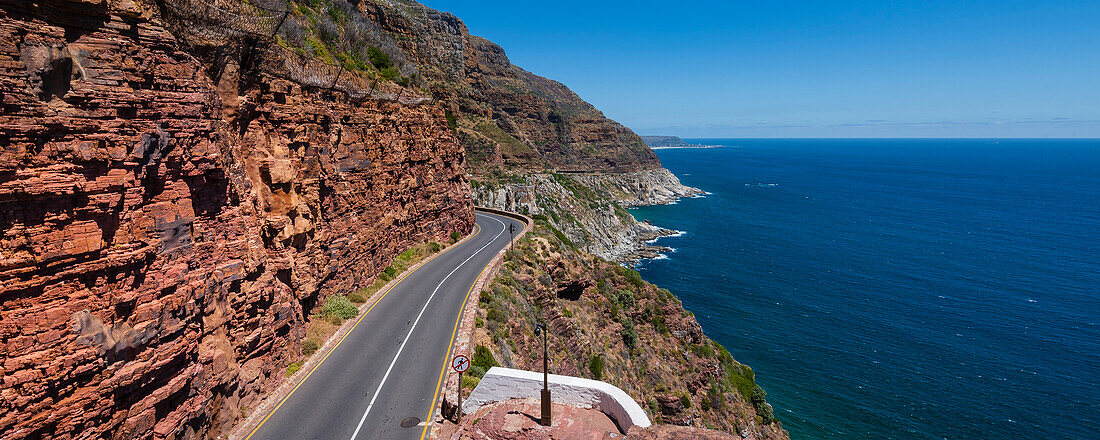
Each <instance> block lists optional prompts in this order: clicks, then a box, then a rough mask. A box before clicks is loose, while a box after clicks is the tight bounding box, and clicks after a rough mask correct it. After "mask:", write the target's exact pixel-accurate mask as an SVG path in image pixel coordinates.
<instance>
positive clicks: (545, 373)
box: [535, 324, 550, 426]
mask: <svg viewBox="0 0 1100 440" xmlns="http://www.w3.org/2000/svg"><path fill="white" fill-rule="evenodd" d="M540 335H541V336H542V420H540V421H539V423H540V424H542V426H550V373H549V369H550V363H549V361H548V360H547V357H546V351H547V350H546V325H545V324H536V325H535V336H540Z"/></svg>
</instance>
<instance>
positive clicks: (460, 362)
mask: <svg viewBox="0 0 1100 440" xmlns="http://www.w3.org/2000/svg"><path fill="white" fill-rule="evenodd" d="M451 368H454V369H455V371H457V372H459V373H463V372H465V371H466V370H467V369H469V368H470V358H468V357H466V355H464V354H460V355H458V356H455V358H454V359H452V360H451Z"/></svg>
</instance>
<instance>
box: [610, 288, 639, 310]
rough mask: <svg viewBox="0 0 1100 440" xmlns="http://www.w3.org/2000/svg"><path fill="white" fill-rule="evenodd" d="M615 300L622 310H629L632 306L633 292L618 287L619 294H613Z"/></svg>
mask: <svg viewBox="0 0 1100 440" xmlns="http://www.w3.org/2000/svg"><path fill="white" fill-rule="evenodd" d="M615 301H616V302H618V303H619V307H620V308H622V309H623V310H631V309H633V308H634V292H631V291H629V290H626V289H619V294H618V295H616V296H615Z"/></svg>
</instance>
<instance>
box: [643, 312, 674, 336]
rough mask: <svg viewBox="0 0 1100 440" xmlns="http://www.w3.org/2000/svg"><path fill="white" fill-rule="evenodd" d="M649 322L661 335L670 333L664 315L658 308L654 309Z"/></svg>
mask: <svg viewBox="0 0 1100 440" xmlns="http://www.w3.org/2000/svg"><path fill="white" fill-rule="evenodd" d="M649 323H650V324H651V325H652V326H653V329H654V330H657V332H658V333H660V334H662V335H667V334H669V333H672V330H669V328H668V325H665V317H664V316H662V315H661V314H660V309H655V313H654V314H653V317H652V318H650V321H649Z"/></svg>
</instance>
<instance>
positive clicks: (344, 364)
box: [245, 212, 523, 440]
mask: <svg viewBox="0 0 1100 440" xmlns="http://www.w3.org/2000/svg"><path fill="white" fill-rule="evenodd" d="M509 224H514V225H515V226H516V231H520V230H522V229H523V224H522V223H521V222H520V221H518V220H515V219H512V218H508V217H503V216H499V215H495V214H488V213H483V212H478V213H477V227H475V228H474V235H473V237H471V238H470V239H469V240H467V241H466V242H463V243H462V244H459V245H458V246H455V247H453V248H451V249H449V250H447V251H446V252H444V253H443V254H442V255H439V256H437V257H436V258H435V259H433V260H431V261H429V262H427V263H426V264H424V265H423V266H421V267H420V268H419V269H417V270H416V271H414V272H412V273H411V274H409V275H408V276H406V277H405V278H404V279H403V280H401V281H400V282H399V283H398V284H397V285H396V286H395V287H394V288H393V289H392V290H391V291H389V292H388V293H386V294H385V296H384V297H382V299H381V300H379V301H378V303H377V304H376V305H375V306H373V307H372V308H371V309H370V310H368V311H367V313H366V314H364V315H361V316H360V320H359V322H358V323H356V324H355V327H353V328H352V330H351V331H350V332H349V333H348V334H347V336H346V337H345V338H344V339H343V340H342V341H341V342H340V343H339V344H338V345H337V346H336V348H335V349H334V350H332V352H331V354H329V355H328V356H326V357H325V358H324V359H323V360H322V361H321V363H320V364H318V365H317V367H316V368H315V369H313V370H312V371H308V372H307V371H302V372H299V373H298V374H308V376H306V378H305V379H304V380H303V381H302V383H301V384H299V385H298V386H297V388H295V389H294V391H292V392H291V393H290V395H288V396H287V397H286V398H285V399H284V400H283V401H282V402H281V403H280V404H279V405H278V406H276V407H275V410H274V411H272V412H271V414H269V415H268V416H267V418H265V419H264V420H263V421H262V422H261V423H260V425H259V426H258V427H257V428H256V429H254V430H253V431H252V432H251V433H250V434H249V435H248V436H247V437H245V440H288V439H302V440H308V439H318V440H320V439H324V440H343V439H350V440H357V439H358V440H374V439H387V440H388V439H420V438H424V437H426V435H425V434H426V432H427V430H428V426H427V423H417V424H413V423H415V422H416V421H406V419H408V418H410V417H415V418H417V419H419V420H420V421H430V417H431V415H432V414H433V412H434V410H435V409H436V408H435V406H436V405H435V403H434V402H435V399H436V397H437V396H438V391H439V387H440V381H441V379H442V372H443V371H444V370H443V368H444V367H445V366H446V365H448V364H449V359H448V357H449V356H450V355H451V354H450V347H451V342H452V339H453V338H454V333H455V330H456V328H457V323H458V318H459V314H460V313H461V309H462V305H463V304H464V303H465V301H466V299H467V297H468V296H469V292H471V290H472V289H473V284H474V282H476V281H477V278H478V276H479V275H480V274H481V271H482V270H483V269H484V268H485V266H486V265H488V264H489V262H490V261H491V260H492V259H493V257H494V256H495V255H496V254H497V253H498V252H499V251H500V250H501V249H503V248H504V247H505V246H507V245H508V239H509V235H508V225H509ZM402 421H406V423H405V425H406V426H408V425H412V426H410V427H408V428H405V427H402Z"/></svg>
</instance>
